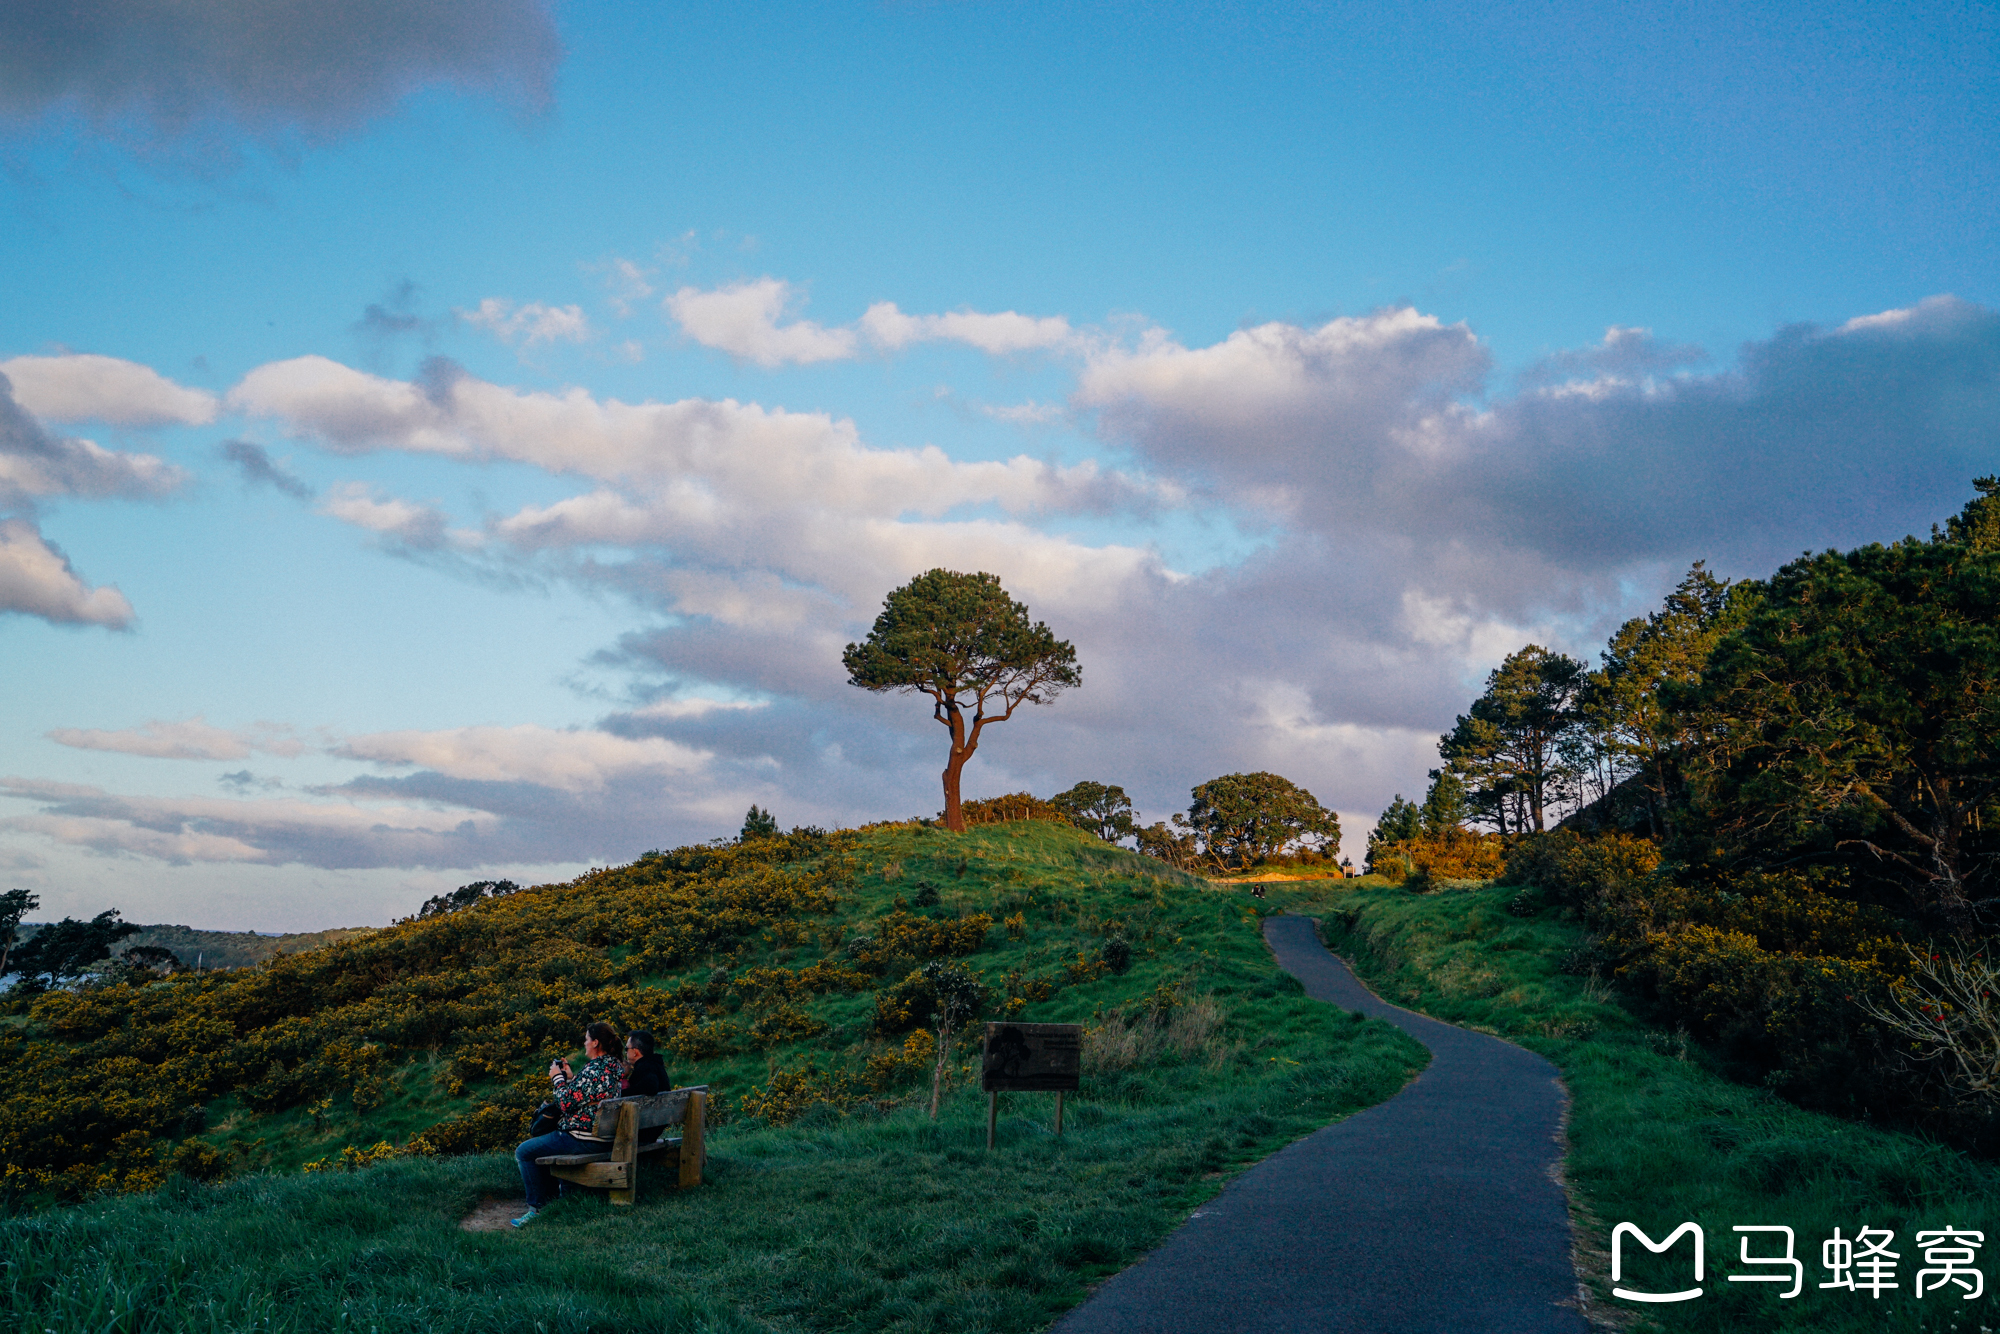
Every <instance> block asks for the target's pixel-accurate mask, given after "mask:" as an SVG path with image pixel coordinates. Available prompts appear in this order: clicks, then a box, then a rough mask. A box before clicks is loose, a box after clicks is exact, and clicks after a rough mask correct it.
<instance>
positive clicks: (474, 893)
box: [417, 880, 521, 918]
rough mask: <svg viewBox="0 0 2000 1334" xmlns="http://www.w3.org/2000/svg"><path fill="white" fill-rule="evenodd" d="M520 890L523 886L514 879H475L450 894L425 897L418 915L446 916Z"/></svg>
mask: <svg viewBox="0 0 2000 1334" xmlns="http://www.w3.org/2000/svg"><path fill="white" fill-rule="evenodd" d="M520 892H521V887H520V886H519V885H517V884H515V883H514V882H513V881H512V880H475V881H473V882H472V883H471V884H469V885H460V886H459V887H458V888H457V889H454V890H452V891H451V892H450V893H449V894H434V895H432V896H431V897H430V898H427V899H425V900H424V906H423V907H422V908H419V909H418V910H417V916H418V917H419V918H424V917H444V916H447V915H449V914H451V913H455V912H459V911H461V910H463V909H466V908H470V907H471V906H472V905H473V904H475V903H479V902H482V901H484V900H486V899H500V898H505V897H506V896H507V895H509V894H518V893H520Z"/></svg>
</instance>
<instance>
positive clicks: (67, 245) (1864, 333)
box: [0, 0, 2000, 930]
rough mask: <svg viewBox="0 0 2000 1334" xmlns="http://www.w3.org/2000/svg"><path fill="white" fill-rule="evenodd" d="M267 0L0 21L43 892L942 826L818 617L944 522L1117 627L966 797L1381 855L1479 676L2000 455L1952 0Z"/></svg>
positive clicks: (23, 808)
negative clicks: (1118, 1)
mask: <svg viewBox="0 0 2000 1334" xmlns="http://www.w3.org/2000/svg"><path fill="white" fill-rule="evenodd" d="M241 9H243V7H242V6H239V5H233V4H227V3H223V4H217V5H214V6H209V7H207V8H206V9H205V10H204V11H203V13H204V14H205V15H206V18H205V20H204V22H203V23H202V25H200V26H195V27H188V26H181V27H177V28H170V27H166V26H163V21H162V20H161V19H160V18H159V17H158V12H157V11H156V10H155V9H154V8H153V7H151V6H146V5H139V4H136V3H134V4H129V5H128V4H124V3H113V4H109V5H105V6H99V7H97V10H98V11H99V12H98V13H97V14H96V15H95V17H93V18H92V19H91V20H89V21H90V22H92V23H94V24H95V25H96V26H95V28H94V29H93V30H91V31H82V30H80V29H78V28H77V27H76V25H77V24H79V23H82V22H84V20H81V19H78V18H77V17H76V16H75V15H69V16H67V17H65V16H64V15H54V16H46V15H25V16H24V15H22V14H20V13H16V14H13V15H12V16H0V168H4V171H0V216H4V218H5V227H6V229H7V238H8V244H7V245H6V246H5V247H4V249H0V274H3V275H4V282H5V291H6V293H7V296H8V299H7V300H6V301H5V302H0V374H5V375H7V377H8V384H9V394H8V396H7V398H6V400H5V415H4V416H0V465H4V468H0V524H4V525H5V526H4V527H0V644H4V645H5V646H6V647H5V652H6V655H7V662H8V665H9V668H10V676H11V678H12V680H13V682H14V689H12V690H11V691H9V692H8V695H7V696H6V702H5V704H4V706H0V776H4V785H0V870H4V871H5V873H6V875H7V876H8V877H9V882H10V884H18V885H20V886H22V887H26V888H31V889H33V890H35V891H36V892H37V893H39V894H40V895H41V896H42V898H43V902H44V913H45V914H47V913H60V912H73V913H87V912H95V911H97V910H99V909H101V908H103V907H108V906H117V907H119V908H121V909H122V910H123V911H124V912H125V913H126V915H127V916H128V917H130V918H132V919H134V920H140V921H156V920H175V921H184V922H188V923H191V924H195V925H204V926H218V927H255V928H259V929H267V930H275V929H293V928H316V927H324V926H334V925H348V924H355V923H369V922H383V921H387V920H389V919H390V918H391V917H393V916H395V915H399V914H401V913H404V912H407V911H409V910H410V909H411V908H413V907H414V906H415V905H416V904H417V903H419V902H420V901H421V900H422V898H423V897H424V896H426V895H428V894H430V893H434V892H436V891H437V890H438V889H440V888H447V887H450V886H452V885H455V884H458V883H462V882H463V881H465V880H469V879H476V878H494V877H500V876H512V877H514V878H516V879H523V878H533V879H546V878H553V877H559V876H567V875H570V874H574V873H575V872H576V871H578V870H580V869H582V868H584V867H586V866H589V865H593V864H598V865H601V864H604V863H606V862H610V861H617V860H625V859H629V858H630V857H632V856H634V855H636V854H637V853H639V852H642V851H644V850H645V849H647V848H649V847H654V846H663V845H672V844H675V843H680V842H686V841H690V840H696V839H702V838H708V837H713V836H716V835H721V834H728V833H733V832H734V830H735V828H736V826H737V824H738V823H740V820H741V814H742V811H743V809H744V808H745V807H747V806H748V805H749V804H750V803H751V802H752V801H756V802H758V803H759V804H761V805H765V806H769V807H771V808H772V809H774V810H775V812H776V813H777V815H778V817H779V818H780V820H781V821H783V822H786V823H795V822H814V823H822V824H837V823H855V822H859V821H863V820H867V819H874V818H885V817H895V816H903V815H907V814H910V813H915V812H928V811H932V810H935V809H936V807H937V805H938V804H939V799H938V795H937V792H936V774H937V770H938V768H939V767H941V764H942V759H943V755H942V746H941V744H940V741H941V737H942V733H941V731H940V729H937V728H936V727H935V725H934V724H932V723H930V722H929V720H928V718H927V717H926V716H925V715H924V713H923V711H922V710H920V709H918V708H917V707H916V706H915V704H914V703H913V702H911V701H908V700H897V699H878V698H875V697H871V696H867V695H864V694H863V693H862V692H859V691H856V690H853V689H852V688H850V687H847V686H846V685H845V684H844V680H843V673H842V672H841V671H840V669H839V665H838V657H839V649H840V646H841V645H842V644H843V643H845V642H846V641H848V640H850V639H853V638H857V637H859V636H860V635H861V634H862V633H863V632H865V630H866V627H867V624H868V622H869V621H870V620H871V619H872V617H873V615H874V612H875V611H876V609H877V608H878V606H879V603H880V599H881V597H882V595H883V594H885V593H886V592H887V591H888V589H889V588H891V587H893V586H894V585H895V584H897V583H900V582H902V581H904V580H906V579H908V578H909V577H911V576H913V575H915V574H917V573H920V572H921V571H922V570H923V569H926V568H929V567H931V566H933V565H945V566H948V567H952V568H984V569H990V570H992V571H993V572H995V573H998V574H1000V575H1001V576H1002V578H1003V581H1004V582H1005V583H1006V585H1007V587H1008V588H1009V589H1010V590H1011V591H1013V592H1014V593H1015V594H1016V595H1017V596H1020V597H1022V598H1023V599H1024V600H1025V601H1027V602H1028V604H1029V605H1030V607H1031V608H1032V609H1033V610H1034V611H1035V613H1036V614H1037V615H1038V616H1041V617H1043V618H1045V619H1047V620H1048V621H1049V623H1050V624H1051V626H1052V627H1053V628H1055V629H1056V630H1057V632H1058V633H1060V634H1062V635H1064V636H1065V637H1067V638H1071V639H1073V640H1074V641H1075V642H1076V643H1077V646H1078V649H1079V653H1080V655H1081V657H1082V661H1083V666H1084V681H1085V684H1084V687H1083V688H1082V689H1081V690H1079V691H1077V692H1075V693H1074V694H1072V695H1069V696H1065V697H1064V698H1063V699H1062V700H1061V701H1060V702H1058V703H1057V704H1055V705H1054V706H1052V707H1051V708H1048V709H1043V710H1036V711H1033V712H1032V713H1031V714H1030V715H1026V716H1023V717H1020V718H1017V719H1016V720H1015V721H1013V722H1010V723H1008V724H1007V725H1006V726H1005V727H1003V728H998V729H995V730H993V731H992V732H990V733H989V734H988V741H987V743H986V744H985V745H984V746H983V747H982V749H981V751H980V754H979V756H978V757H977V758H976V759H975V760H974V761H973V764H972V766H971V768H970V769H969V770H968V773H967V782H968V791H969V793H970V794H972V795H981V794H990V793H997V792H1003V791H1011V790H1017V789H1019V788H1022V787H1028V788H1031V789H1033V790H1035V791H1038V792H1042V793H1044V794H1045V795H1046V794H1047V793H1048V792H1050V791H1054V790H1057V789H1059V788H1061V787H1066V786H1068V785H1069V784H1071V783H1073V782H1075V781H1078V780H1079V779H1084V778H1093V779H1098V780H1100V781H1107V782H1120V783H1123V784H1124V785H1125V786H1126V787H1127V788H1128V790H1130V791H1131V792H1132V794H1133V796H1134V798H1135V800H1136V801H1137V802H1138V804H1139V806H1140V808H1141V810H1142V811H1143V812H1144V813H1145V815H1146V817H1147V818H1148V819H1158V818H1164V817H1165V816H1166V815H1167V814H1168V813H1170V811H1171V810H1173V809H1174V808H1176V807H1178V806H1182V805H1184V804H1185V802H1186V800H1187V797H1186V793H1187V789H1188V787H1189V786H1190V785H1192V784H1194V783H1197V782H1200V781H1202V780H1204V779H1206V778H1209V777H1213V776H1215V775H1217V774H1220V773H1226V772H1232V771H1240V770H1245V769H1255V768H1270V769H1275V770H1277V771H1279V772H1282V773H1285V774H1287V775H1289V776H1291V777H1293V778H1294V779H1296V780H1298V781H1300V782H1302V783H1304V784H1305V785H1306V786H1308V787H1309V788H1311V789H1312V790H1313V791H1314V792H1316V793H1317V794H1318V795H1319V796H1320V797H1321V798H1322V800H1324V801H1326V802H1327V803H1328V804H1329V805H1332V806H1334V807H1336V808H1337V809H1339V810H1340V811H1341V813H1342V816H1343V821H1344V827H1345V829H1346V831H1347V846H1348V848H1349V850H1350V851H1358V849H1359V847H1360V845H1361V842H1362V837H1361V836H1362V834H1363V832H1364V831H1365V828H1366V825H1367V823H1368V821H1369V820H1370V819H1371V818H1372V816H1373V814H1374V812H1375V811H1377V810H1379V809H1380V808H1381V806H1382V805H1383V804H1385V803H1386V801H1387V800H1388V798H1389V796H1390V795H1391V794H1392V793H1393V792H1396V791H1403V792H1415V791H1417V790H1419V789H1421V787H1422V786H1423V783H1424V771H1425V769H1426V768H1428V767H1429V766H1430V765H1431V764H1433V763H1435V758H1434V752H1433V749H1432V747H1433V745H1434V742H1435V738H1436V735H1437V733H1438V732H1439V731H1441V730H1443V729H1444V728H1446V727H1448V726H1449V725H1450V723H1451V720H1452V717H1453V715H1454V714H1455V713H1456V712H1458V711H1459V710H1460V709H1462V708H1463V707H1464V705H1465V703H1466V701H1467V699H1468V698H1469V697H1470V694H1471V693H1472V691H1473V690H1474V689H1475V688H1476V685H1477V683H1478V681H1479V680H1480V679H1481V678H1482V677H1483V675H1484V673H1485V672H1486V671H1487V670H1488V669H1489V668H1490V667H1491V666H1492V665H1493V664H1494V663H1495V662H1497V661H1498V659H1499V657H1500V656H1501V655H1502V654H1504V653H1506V652H1507V651H1510V650H1511V649H1513V648H1516V647H1519V646H1520V644H1522V643H1524V642H1527V641H1528V640H1530V639H1535V640H1539V641H1541V642H1544V643H1555V644H1558V645H1560V646H1562V647H1565V648H1568V649H1570V650H1572V651H1575V652H1579V653H1589V652H1591V651H1593V650H1594V648H1595V647H1596V645H1597V644H1598V643H1599V642H1601V639H1602V636H1603V634H1604V633H1605V631H1606V630H1607V629H1608V628H1609V627H1610V626H1612V625H1614V624H1615V623H1616V622H1617V621H1618V620H1619V619H1621V618H1622V617H1624V616H1628V615H1632V614H1635V613H1636V612H1639V611H1642V610H1644V609H1645V608H1646V607H1647V606H1648V605H1649V604H1650V603H1651V602H1652V601H1653V600H1654V599H1655V598H1657V596H1658V594H1659V592H1660V591H1662V590H1663V588H1664V587H1666V586H1667V585H1668V584H1670V583H1671V582H1672V581H1673V580H1674V578H1675V577H1677V575H1678V574H1679V573H1680V572H1681V571H1682V570H1684V569H1685V568H1686V566H1687V564H1688V563H1689V562H1691V561H1693V560H1695V559H1704V558H1705V559H1708V560H1709V561H1710V562H1711V563H1712V564H1713V565H1715V566H1716V567H1717V568H1720V569H1722V570H1723V571H1724V572H1726V573H1729V574H1732V575H1756V574H1762V573H1767V572H1768V571H1769V570H1770V569H1772V568H1774V567H1775V565H1776V564H1778V563H1780V562H1781V561H1782V560H1783V559H1785V558H1786V557H1788V556H1789V555H1792V554H1795V553H1796V552H1797V551H1799V550H1801V549H1803V548H1806V547H1813V546H1823V545H1832V544H1853V543H1857V542H1862V541H1869V540H1876V539H1888V538H1893V537H1896V536H1900V535H1902V534H1904V533H1907V532H1911V531H1923V530H1925V529H1926V528H1927V525H1928V524H1929V523H1931V522H1932V521H1933V520H1935V519H1938V518H1941V517H1942V516H1943V515H1944V514H1946V513H1949V512H1951V511H1953V510H1955V509H1956V508H1957V507H1958V505H1960V504H1961V503H1963V500H1964V499H1965V498H1966V497H1967V496H1968V495H1969V485H1968V483H1969V479H1970V478H1971V477H1972V476H1973V475H1975V474H1978V473H1983V472H1990V471H1993V470H1995V468H1996V466H2000V429H1996V428H2000V315H1996V313H1995V311H1996V305H1997V304H2000V293H1996V270H1995V264H1996V259H1995V256H1996V255H2000V245H1996V240H2000V238H1996V236H1995V221H1994V220H1995V218H1996V216H2000V209H1996V203H2000V201H1996V198H1995V195H1996V167H2000V154H1997V153H1996V129H2000V125H1996V116H1997V115H2000V97H1996V79H2000V51H1996V41H1997V40H2000V17H1996V11H1995V10H1994V9H1993V7H1992V6H1990V5H1987V6H1963V5H1961V6H1932V7H1912V6H1894V7H1890V6H1848V7H1840V6H1829V5H1824V4H1818V5H1812V6H1792V7H1783V6H1759V7H1756V8H1755V12H1751V13H1745V12H1742V10H1741V8H1740V7H1735V6H1730V7H1725V6H1721V5H1676V6H1638V7H1626V8H1622V9H1619V10H1617V11H1608V10H1604V9H1603V8H1602V7H1599V6H1585V5H1581V4H1574V5H1560V4H1550V5H1540V6H1514V7H1508V8H1506V9H1504V10H1496V9H1494V8H1493V7H1490V6H1474V5H1470V4H1465V5H1452V4H1442V5H1430V6H1396V7H1389V6H1358V5H1349V6H1307V5H1286V6H1257V5H1207V6H1184V7H1175V8H1173V9H1171V10H1169V9H1164V8H1162V7H1157V6H1110V5H1106V6H1074V5H1069V6H1054V5H1049V6H1032V5H1008V6H995V5H979V4H931V5H877V6H854V7H848V8H838V7H836V8H829V7H826V6H814V7H805V6H769V7H765V8H763V9H762V10H761V11H760V12H757V13H744V12H740V11H739V9H738V7H723V6H715V7H701V6H678V5H668V6H644V7H640V6H614V5H604V4H599V5H586V4H563V5H557V6H555V7H553V8H548V7H544V6H542V5H540V4H538V3H535V2H534V0H423V2H421V3H419V2H416V0H411V2H410V3H404V4H399V5H395V6H383V5H378V4H374V3H359V2H357V3H351V4H345V5H308V4H305V3H303V2H301V3H296V4H292V3H286V4H277V5H264V6H261V7H260V9H261V11H262V12H263V14H264V16H265V18H266V20H267V21H265V22H263V23H260V24H248V23H244V22H242V21H241V14H240V13H239V12H238V11H239V10H241ZM84 441H88V442H92V443H90V444H88V445H86V444H84V443H82V442H84ZM933 733H935V734H936V735H933Z"/></svg>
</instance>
